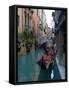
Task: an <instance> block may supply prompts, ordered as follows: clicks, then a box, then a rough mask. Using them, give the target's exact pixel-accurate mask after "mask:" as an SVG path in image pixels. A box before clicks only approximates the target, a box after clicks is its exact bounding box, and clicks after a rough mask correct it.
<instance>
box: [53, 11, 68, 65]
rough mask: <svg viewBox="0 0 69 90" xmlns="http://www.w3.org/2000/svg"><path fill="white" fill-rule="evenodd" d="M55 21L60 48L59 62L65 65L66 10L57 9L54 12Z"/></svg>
mask: <svg viewBox="0 0 69 90" xmlns="http://www.w3.org/2000/svg"><path fill="white" fill-rule="evenodd" d="M52 15H53V19H54V21H55V33H56V44H57V50H58V53H57V54H58V60H59V64H61V65H64V66H65V43H66V41H65V30H66V19H65V11H60V10H56V11H55V12H54V13H53V14H52Z"/></svg>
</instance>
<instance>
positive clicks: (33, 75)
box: [17, 49, 60, 82]
mask: <svg viewBox="0 0 69 90" xmlns="http://www.w3.org/2000/svg"><path fill="white" fill-rule="evenodd" d="M44 54H45V51H44V50H43V49H37V50H36V52H35V53H31V52H30V53H28V54H27V55H25V56H21V57H19V58H18V80H17V81H18V82H26V81H40V80H51V78H50V74H51V73H50V72H51V71H50V70H51V69H50V68H51V66H50V68H49V70H47V71H46V69H41V67H40V66H39V65H38V64H37V61H38V60H40V58H41V57H42V56H43V55H44ZM53 70H54V72H55V73H54V78H53V80H56V79H57V80H59V79H60V75H59V71H58V68H57V65H56V63H55V65H54V69H53Z"/></svg>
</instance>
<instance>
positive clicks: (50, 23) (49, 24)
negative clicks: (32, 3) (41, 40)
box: [44, 10, 54, 28]
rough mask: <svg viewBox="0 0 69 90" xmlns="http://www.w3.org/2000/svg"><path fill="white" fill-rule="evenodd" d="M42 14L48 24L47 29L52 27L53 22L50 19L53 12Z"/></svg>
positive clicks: (48, 11) (46, 11)
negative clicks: (44, 15)
mask: <svg viewBox="0 0 69 90" xmlns="http://www.w3.org/2000/svg"><path fill="white" fill-rule="evenodd" d="M44 12H45V14H46V22H47V24H48V27H50V28H52V27H54V21H53V17H52V12H54V10H44Z"/></svg>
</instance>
